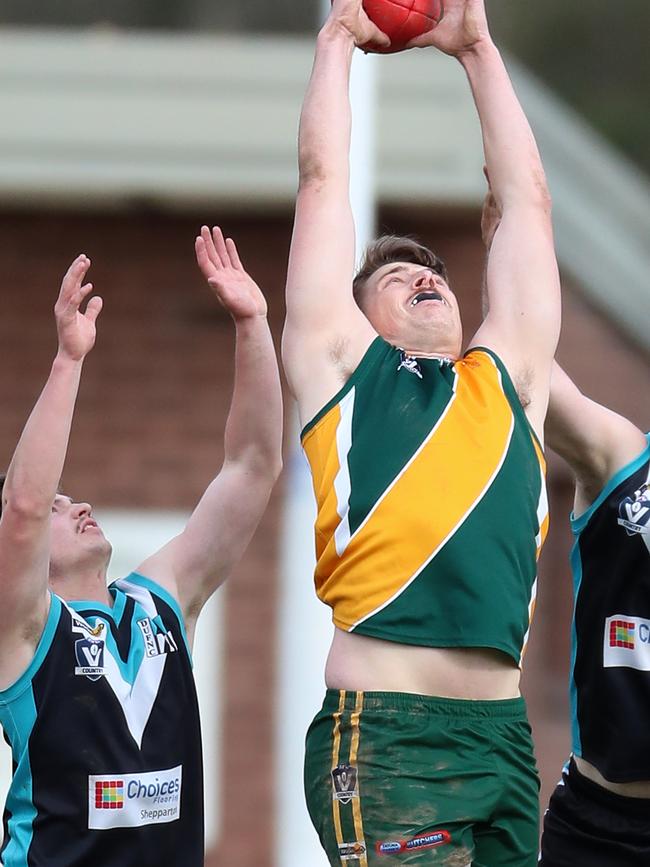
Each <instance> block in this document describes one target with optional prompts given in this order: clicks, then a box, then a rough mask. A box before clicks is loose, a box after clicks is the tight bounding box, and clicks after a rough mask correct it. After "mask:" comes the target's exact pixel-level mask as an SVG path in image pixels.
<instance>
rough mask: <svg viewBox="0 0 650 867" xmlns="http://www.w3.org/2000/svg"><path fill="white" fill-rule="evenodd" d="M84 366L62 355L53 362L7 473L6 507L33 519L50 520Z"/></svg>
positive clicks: (4, 496) (80, 362) (4, 495)
mask: <svg viewBox="0 0 650 867" xmlns="http://www.w3.org/2000/svg"><path fill="white" fill-rule="evenodd" d="M82 364H83V362H82V361H73V360H71V359H69V358H67V357H65V356H62V355H61V354H59V355H57V357H56V358H55V359H54V363H53V364H52V370H51V372H50V376H49V378H48V380H47V382H46V384H45V387H44V388H43V391H42V392H41V395H40V397H39V398H38V401H37V402H36V405H35V406H34V409H33V410H32V413H31V415H30V417H29V419H28V421H27V424H26V425H25V428H24V430H23V433H22V435H21V437H20V440H19V442H18V445H17V447H16V451H15V452H14V455H13V458H12V460H11V464H10V466H9V470H8V472H7V480H6V483H5V486H4V489H3V498H4V501H5V503H8V504H10V505H12V506H15V507H16V508H18V509H20V510H21V511H25V512H28V513H30V514H32V515H33V516H34V517H41V516H43V515H48V516H49V513H50V511H51V508H52V502H53V500H54V496H55V494H56V491H57V487H58V485H59V480H60V478H61V473H62V472H63V464H64V461H65V456H66V451H67V448H68V439H69V436H70V427H71V425H72V416H73V413H74V406H75V401H76V398H77V392H78V389H79V381H80V377H81V368H82Z"/></svg>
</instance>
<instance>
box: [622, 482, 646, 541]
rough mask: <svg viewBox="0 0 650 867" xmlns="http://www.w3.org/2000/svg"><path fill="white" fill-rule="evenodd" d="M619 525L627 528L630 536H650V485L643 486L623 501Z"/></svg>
mask: <svg viewBox="0 0 650 867" xmlns="http://www.w3.org/2000/svg"><path fill="white" fill-rule="evenodd" d="M618 523H619V524H620V525H621V527H625V531H626V533H627V534H628V536H635V535H636V534H637V533H645V534H650V485H647V484H646V485H642V486H641V487H640V488H639V490H638V491H635V492H634V494H633V495H632V496H631V497H625V499H624V500H621V502H620V504H619V507H618Z"/></svg>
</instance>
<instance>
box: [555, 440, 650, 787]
mask: <svg viewBox="0 0 650 867" xmlns="http://www.w3.org/2000/svg"><path fill="white" fill-rule="evenodd" d="M571 526H572V530H573V534H574V537H575V538H574V544H573V549H572V552H571V565H572V571H573V579H574V597H575V605H574V616H573V630H572V633H573V634H572V639H573V651H572V664H571V679H570V695H571V712H572V723H573V724H572V734H573V738H572V739H573V752H574V753H575V754H576V755H577V756H581V757H582V758H584V759H585V760H586V761H588V762H590V763H591V764H592V765H593V766H594V767H595V768H597V769H598V770H599V771H600V773H601V774H602V775H603V776H604V777H605V778H606V779H607V780H611V781H612V782H615V783H629V782H635V781H639V780H650V726H649V724H648V709H649V708H650V435H649V436H648V442H647V445H646V448H645V450H644V451H643V452H642V453H641V454H640V455H639V456H638V457H637V458H636V459H635V460H633V461H632V462H631V463H630V464H628V465H627V466H626V467H624V468H623V469H621V470H620V472H618V473H616V475H615V476H614V477H613V478H612V479H611V480H610V481H609V482H608V483H607V485H606V486H605V488H604V489H603V490H602V491H601V493H600V494H599V496H598V497H597V498H596V500H595V501H594V502H593V503H592V505H591V506H590V507H589V508H588V509H587V511H586V512H584V513H583V514H582V515H580V516H579V517H578V518H575V517H573V516H572V519H571Z"/></svg>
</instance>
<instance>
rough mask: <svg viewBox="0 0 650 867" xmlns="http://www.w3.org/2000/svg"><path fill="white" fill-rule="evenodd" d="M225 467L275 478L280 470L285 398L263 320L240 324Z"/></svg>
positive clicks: (249, 319)
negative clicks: (243, 466) (236, 465)
mask: <svg viewBox="0 0 650 867" xmlns="http://www.w3.org/2000/svg"><path fill="white" fill-rule="evenodd" d="M224 449H225V461H226V463H230V462H238V463H245V464H247V465H250V469H251V470H253V471H255V472H259V473H264V474H267V473H268V474H269V476H271V477H273V478H275V477H276V476H277V474H278V472H279V469H280V465H281V459H282V458H281V450H282V392H281V388H280V375H279V372H278V364H277V359H276V354H275V348H274V346H273V340H272V338H271V332H270V330H269V327H268V324H267V321H266V317H265V316H254V317H248V318H246V319H242V320H239V321H238V322H237V323H236V348H235V386H234V390H233V396H232V401H231V404H230V412H229V414H228V420H227V422H226V431H225V435H224Z"/></svg>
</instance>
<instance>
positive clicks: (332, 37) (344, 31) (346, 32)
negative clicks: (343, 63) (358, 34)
mask: <svg viewBox="0 0 650 867" xmlns="http://www.w3.org/2000/svg"><path fill="white" fill-rule="evenodd" d="M355 44H356V40H355V37H354V34H353V33H352V31H351V30H350V29H349V28H348V27H346V25H345V24H344V23H343V22H342V21H341V20H339V19H338V18H333V17H332V16H330V17H329V18H328V19H327V21H326V22H325V24H323V26H322V27H321V29H320V32H319V34H318V38H317V39H316V46H317V48H318V49H320V50H323V49H327V48H328V47H330V46H333V45H340V46H343V47H345V48H348V49H349V51H350V54H351V53H352V49H353V48H354V46H355Z"/></svg>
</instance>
